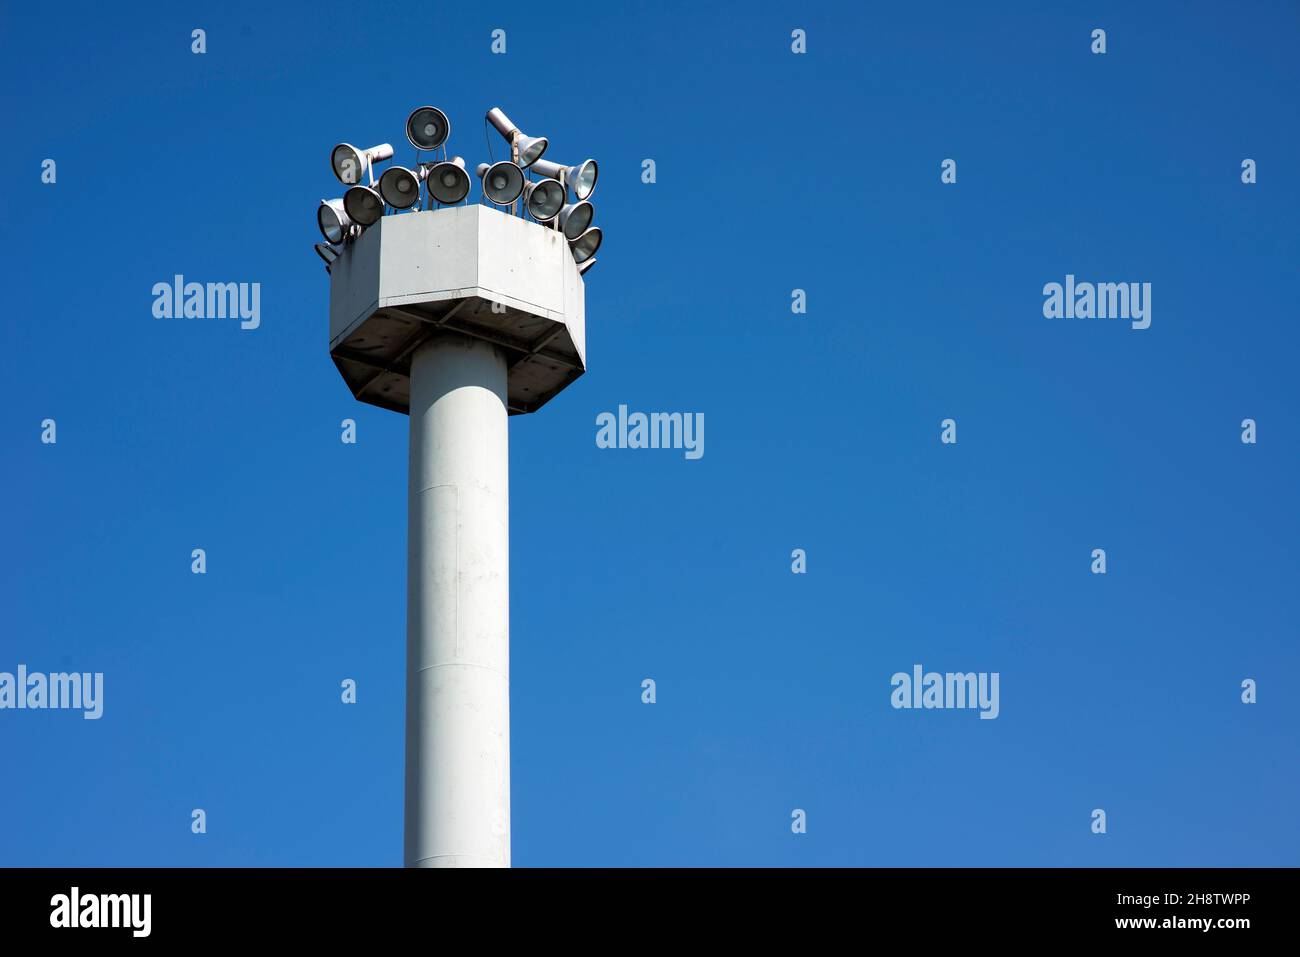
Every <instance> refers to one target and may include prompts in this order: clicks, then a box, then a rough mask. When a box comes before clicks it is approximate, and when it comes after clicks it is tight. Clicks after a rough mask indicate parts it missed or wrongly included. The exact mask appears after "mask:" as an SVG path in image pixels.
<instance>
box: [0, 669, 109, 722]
mask: <svg viewBox="0 0 1300 957" xmlns="http://www.w3.org/2000/svg"><path fill="white" fill-rule="evenodd" d="M5 708H14V709H17V710H20V711H21V710H27V709H31V710H33V711H36V710H40V709H44V708H58V709H65V708H66V709H75V710H78V711H81V712H83V713H82V715H81V716H82V717H83V718H85V719H86V720H87V721H95V720H97V719H98V718H99V717H100V716H101V715H102V714H103V713H104V673H103V672H102V671H96V672H95V673H94V674H91V673H90V672H89V671H86V672H80V673H79V672H76V671H73V672H71V673H69V672H62V671H59V672H54V673H52V674H44V673H43V672H39V671H38V672H33V673H32V674H28V673H27V666H26V665H19V666H18V674H17V675H16V676H15V675H14V674H12V673H10V672H8V671H0V710H4V709H5Z"/></svg>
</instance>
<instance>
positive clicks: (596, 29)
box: [0, 2, 1300, 866]
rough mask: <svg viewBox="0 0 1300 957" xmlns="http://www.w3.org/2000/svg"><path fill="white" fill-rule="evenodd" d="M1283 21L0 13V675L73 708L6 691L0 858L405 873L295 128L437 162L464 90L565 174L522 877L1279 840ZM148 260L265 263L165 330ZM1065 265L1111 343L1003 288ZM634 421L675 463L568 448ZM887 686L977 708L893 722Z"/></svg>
mask: <svg viewBox="0 0 1300 957" xmlns="http://www.w3.org/2000/svg"><path fill="white" fill-rule="evenodd" d="M584 9H589V10H590V19H589V20H587V21H586V22H579V21H578V20H575V19H573V18H572V14H573V13H574V12H575V11H581V10H584ZM195 27H201V28H203V29H205V30H206V31H207V50H208V52H207V53H206V54H204V55H201V56H198V55H194V54H192V53H191V52H190V43H191V41H190V31H191V30H192V29H194V28H195ZM498 27H500V28H503V29H505V30H506V31H507V50H508V52H507V53H506V55H504V56H499V55H493V54H492V53H491V52H490V50H489V43H490V36H489V34H490V32H491V31H492V30H493V29H494V28H498ZM1095 27H1102V28H1104V29H1106V31H1107V45H1108V52H1107V53H1106V54H1105V55H1104V56H1097V55H1093V54H1092V53H1090V52H1089V46H1090V38H1089V34H1090V32H1091V30H1092V29H1093V28H1095ZM794 28H803V29H805V30H807V32H808V52H807V54H805V55H802V56H800V55H794V54H792V53H791V51H790V32H791V30H792V29H794ZM1298 42H1300V13H1297V10H1296V8H1295V6H1294V5H1291V4H1285V3H1259V4H1255V3H1252V4H1244V5H1229V4H1218V5H1209V4H1184V3H1164V4H1141V5H1134V4H1084V3H1071V4H1041V3H1031V2H1024V3H1017V4H999V5H997V8H996V9H990V8H989V7H987V6H983V5H981V6H972V5H969V4H958V3H951V4H926V5H921V4H890V5H883V6H882V5H868V4H860V3H847V2H844V3H838V4H815V3H814V4H809V3H790V2H784V3H760V4H744V5H735V6H732V7H731V8H730V9H727V10H721V9H710V8H709V7H708V6H707V5H701V4H695V3H691V4H686V3H682V4H663V3H654V4H642V5H630V4H615V5H605V6H601V5H593V6H590V7H588V8H584V7H583V6H582V5H578V6H573V5H559V6H555V5H550V6H548V5H545V4H537V3H519V4H515V3H499V4H492V5H487V6H485V5H482V4H472V3H459V4H436V5H423V4H415V3H406V4H388V3H385V4H361V3H357V4H339V3H330V2H315V3H310V4H308V3H302V4H296V5H289V4H278V3H277V4H268V3H211V4H187V3H179V4H177V3H167V4H164V3H149V4H139V5H135V4H129V5H125V6H113V5H104V4H99V3H96V4H83V3H69V4H63V3H59V4H44V5H33V4H7V5H6V6H5V7H4V8H2V9H0V54H2V56H3V62H4V64H5V66H4V70H5V73H6V82H5V83H4V84H3V94H2V95H3V97H4V102H3V106H4V116H5V119H6V137H5V139H6V148H5V149H4V150H3V151H0V172H3V175H4V181H5V183H6V190H5V191H4V192H3V193H0V214H2V216H3V235H4V238H5V253H4V273H5V279H6V281H5V289H6V292H7V294H8V301H7V302H6V308H5V310H4V312H5V319H4V323H3V329H4V348H3V350H0V355H2V356H3V359H2V360H0V361H2V362H3V367H0V373H2V374H3V381H4V383H5V390H4V401H3V403H0V436H3V443H2V446H0V447H3V449H4V474H5V492H6V494H5V504H4V506H3V508H2V509H0V534H2V536H3V540H4V543H5V552H6V555H7V557H6V559H5V562H6V570H5V574H4V575H3V579H2V580H0V603H2V605H3V608H4V615H3V620H2V622H0V670H3V671H13V670H15V668H16V667H17V665H18V664H20V663H23V664H26V665H27V666H28V668H29V669H32V670H44V671H56V670H77V671H102V672H104V674H105V704H104V708H105V711H104V716H103V718H102V719H101V720H99V721H84V720H82V719H81V717H80V716H79V715H77V714H75V713H69V712H58V711H44V712H31V711H24V712H16V711H0V755H2V756H3V762H4V767H5V773H4V774H3V779H2V780H3V786H2V787H0V830H3V833H4V839H3V841H2V842H0V864H7V865H59V864H75V865H152V864H158V865H182V866H184V865H244V864H248V865H394V866H396V865H400V863H401V858H402V843H401V826H402V815H401V804H402V761H403V745H402V734H403V694H404V682H403V670H404V643H405V624H404V622H405V585H404V581H405V567H404V566H405V534H406V524H405V508H406V488H405V485H406V419H405V417H403V416H400V415H396V414H393V413H391V412H386V411H383V410H380V409H376V408H373V407H370V406H363V405H359V404H358V403H356V402H354V401H353V399H352V398H351V396H350V394H349V393H348V391H347V390H346V388H345V387H344V384H343V382H342V380H341V378H340V377H339V375H338V373H337V372H336V371H335V369H334V367H333V365H332V363H331V362H330V359H329V355H328V350H327V315H326V310H327V296H328V290H327V278H326V275H325V272H324V270H323V269H322V268H321V263H320V262H319V260H318V259H317V258H316V256H315V254H314V253H313V252H312V250H311V245H312V243H313V242H316V241H317V240H318V239H319V235H318V234H317V233H316V229H315V225H314V210H315V206H316V203H317V201H318V200H319V199H320V198H322V197H328V196H334V195H337V193H338V190H337V186H336V184H335V183H334V180H333V178H332V177H331V175H330V172H329V167H328V154H329V149H330V147H331V146H332V145H333V144H334V143H336V142H338V141H341V140H346V141H349V142H352V143H354V144H357V145H359V146H368V145H371V144H373V143H378V142H383V141H388V142H391V143H393V144H394V146H395V147H396V148H397V159H398V160H399V161H404V162H408V163H409V162H410V161H411V160H412V159H413V156H412V152H413V151H412V150H411V148H410V147H409V145H407V144H406V143H405V141H404V138H403V134H402V123H403V120H404V118H405V116H406V114H407V112H408V111H409V110H410V109H411V108H412V107H414V106H417V105H419V104H422V103H426V102H427V103H434V104H437V105H438V106H440V107H441V108H442V109H444V110H445V111H446V112H447V113H448V114H449V115H450V117H451V118H452V123H453V129H452V138H451V143H450V146H451V149H452V150H453V151H454V152H458V153H462V154H463V155H464V156H465V157H466V158H467V160H469V161H470V163H471V165H472V164H473V163H476V162H479V161H481V160H482V159H484V158H485V156H484V154H485V144H484V132H483V126H482V117H483V114H484V112H485V111H486V110H487V108H489V107H491V106H494V105H500V106H502V107H503V108H505V110H506V111H507V112H508V113H509V114H510V115H511V116H512V117H513V118H514V119H516V120H518V121H519V123H520V124H521V126H523V127H524V128H525V130H526V131H528V132H541V133H545V134H546V135H548V136H549V137H550V138H551V142H552V147H551V150H552V155H553V156H554V157H555V158H556V159H561V160H564V161H567V162H576V161H578V160H581V159H583V158H585V157H587V156H595V157H597V158H598V160H599V161H600V164H601V172H602V175H601V179H600V184H599V188H598V189H597V191H596V196H595V201H596V205H597V209H598V212H597V219H598V222H599V223H600V224H601V225H602V226H604V227H605V228H606V230H607V236H606V242H605V245H604V247H603V249H602V250H601V252H600V256H599V258H600V264H599V265H598V266H597V267H596V269H595V271H594V272H593V273H591V274H590V277H589V282H588V284H587V286H588V288H587V321H588V359H589V363H590V371H589V372H588V374H587V375H586V376H585V377H584V378H583V379H581V380H579V382H577V383H576V384H575V385H574V386H572V387H570V389H569V390H568V391H566V392H565V393H563V394H562V395H560V396H559V397H558V398H556V399H555V400H554V401H553V402H552V403H551V404H550V405H549V406H547V407H546V408H545V409H544V410H543V411H542V412H541V413H540V414H537V415H533V416H527V417H517V418H514V419H512V421H511V423H510V433H511V454H510V461H511V485H512V493H513V495H512V503H511V505H512V514H511V547H512V575H511V587H512V593H511V639H512V640H511V644H512V653H513V654H512V658H513V661H512V708H513V715H512V717H513V721H512V735H513V740H512V745H513V791H512V795H513V838H514V844H513V846H514V862H515V863H516V864H517V865H602V864H604V865H669V864H688V865H715V864H717V865H731V864H734V865H761V864H776V865H978V864H992V865H1110V864H1114V865H1230V864H1247V865H1265V864H1273V865H1281V864H1286V865H1294V864H1297V863H1300V838H1298V837H1297V827H1296V823H1295V809H1296V807H1297V806H1300V771H1298V770H1297V768H1298V766H1300V765H1298V762H1297V757H1298V754H1297V729H1298V728H1300V706H1298V705H1297V699H1296V695H1295V688H1296V687H1297V681H1298V679H1300V674H1298V671H1300V653H1298V652H1297V620H1298V616H1297V603H1298V600H1300V598H1298V596H1300V588H1297V574H1298V572H1300V567H1298V566H1300V560H1298V558H1297V542H1298V541H1300V536H1298V534H1297V533H1298V532H1300V521H1298V520H1297V508H1296V497H1295V496H1296V487H1297V480H1298V479H1300V456H1298V455H1297V449H1298V448H1300V423H1298V420H1297V412H1298V410H1300V406H1298V405H1297V401H1296V400H1297V391H1298V388H1297V384H1296V350H1297V346H1300V335H1298V334H1297V326H1296V323H1297V312H1296V288H1297V278H1298V270H1297V265H1296V264H1297V262H1300V248H1298V246H1300V239H1298V237H1300V230H1297V221H1300V216H1298V215H1297V214H1298V213H1300V196H1298V194H1297V190H1298V187H1297V178H1296V173H1295V170H1296V167H1297V161H1298V157H1297V153H1298V150H1300V136H1298V134H1297V126H1296V107H1295V100H1296V93H1297V90H1300V58H1297V56H1296V50H1297V44H1298ZM494 135H495V134H494ZM493 149H494V151H495V152H496V155H497V157H498V158H500V156H501V143H500V141H499V140H497V141H494V143H493ZM46 158H53V159H54V160H56V162H57V164H58V165H57V182H56V183H55V184H54V185H44V184H42V183H41V163H42V160H44V159H46ZM646 158H652V159H654V160H655V161H656V164H657V173H658V181H657V183H655V184H653V185H647V184H644V183H642V182H641V169H642V160H643V159H646ZM945 158H953V159H955V160H956V161H957V163H958V182H957V184H956V185H943V184H941V183H940V175H939V174H940V163H941V161H942V160H944V159H945ZM1244 158H1252V159H1254V160H1256V162H1257V163H1258V177H1259V181H1258V183H1257V184H1256V185H1253V186H1246V185H1243V184H1242V183H1241V180H1240V172H1241V170H1240V167H1241V161H1242V160H1243V159H1244ZM475 195H477V187H476V192H475ZM176 273H181V274H184V275H185V276H186V278H187V279H190V280H196V281H201V282H208V281H223V282H225V281H235V282H260V283H261V290H262V292H261V297H262V298H261V326H260V328H259V329H257V330H253V331H241V330H240V329H239V328H238V327H237V325H235V324H233V323H231V322H222V321H217V320H209V321H191V322H185V321H181V320H173V321H165V320H156V319H154V318H153V316H152V314H151V306H152V297H151V289H152V287H153V285H154V283H156V282H170V281H171V277H172V276H173V275H175V274H176ZM1067 273H1073V274H1075V275H1077V276H1078V277H1079V278H1080V279H1081V280H1083V279H1089V280H1094V281H1135V282H1150V283H1151V284H1152V287H1153V294H1152V295H1153V303H1152V305H1153V314H1152V320H1153V321H1152V325H1151V328H1149V329H1147V330H1144V331H1135V330H1132V329H1130V328H1129V327H1128V325H1127V324H1124V323H1113V322H1101V321H1092V322H1088V321H1065V320H1048V319H1045V318H1044V317H1043V314H1042V303H1043V295H1042V287H1043V285H1044V284H1045V283H1048V282H1053V281H1055V282H1062V281H1063V280H1064V277H1065V275H1066V274H1067ZM796 288H800V289H804V290H806V291H807V298H808V312H807V315H804V316H795V315H792V313H791V309H790V303H791V290H793V289H796ZM620 403H623V404H626V405H628V406H629V408H631V409H633V410H640V411H646V412H649V411H683V412H703V413H704V414H705V419H706V453H705V455H704V457H703V458H702V459H700V460H698V461H687V460H685V459H684V457H683V456H682V454H681V453H680V452H673V451H633V450H622V451H619V450H602V449H598V448H597V447H596V444H595V433H596V426H595V418H596V416H597V415H598V414H599V413H601V412H604V411H613V410H616V409H617V407H618V405H619V404H620ZM346 417H352V418H355V419H356V420H357V422H358V434H359V441H358V443H357V444H356V445H355V446H348V445H344V444H342V443H341V442H340V441H339V423H340V421H341V420H342V419H344V418H346ZM947 417H952V418H954V419H956V421H957V423H958V443H957V445H955V446H945V445H942V444H941V443H940V441H939V432H940V429H939V423H940V420H941V419H944V418H947ZM1247 417H1250V418H1254V419H1255V420H1256V421H1257V422H1258V435H1259V441H1258V443H1257V444H1256V445H1244V444H1243V443H1242V442H1241V441H1240V433H1241V429H1240V422H1241V420H1242V419H1243V418H1247ZM45 418H54V419H55V420H56V421H57V428H58V442H57V445H54V446H47V445H42V444H41V442H40V431H41V429H40V423H41V421H42V420H43V419H45ZM195 547H201V548H204V549H206V551H207V560H208V573H207V574H206V575H205V576H196V575H192V574H191V573H190V551H191V549H192V548H195ZM1097 547H1101V548H1105V549H1106V551H1107V556H1108V573H1107V574H1106V575H1105V576H1099V575H1093V574H1091V573H1090V571H1089V566H1090V562H1091V559H1090V553H1091V551H1092V549H1094V548H1097ZM794 548H804V549H806V550H807V554H808V572H807V574H806V575H794V574H792V573H791V571H790V553H791V550H792V549H794ZM917 663H920V664H922V665H923V666H924V667H925V668H926V669H927V670H930V669H933V670H938V671H950V670H959V671H977V672H978V671H988V672H993V671H996V672H998V673H999V674H1000V676H1001V684H1000V688H1001V702H1000V704H1001V714H1000V716H999V717H998V718H997V720H993V721H981V720H978V718H977V717H976V714H975V712H972V711H901V710H899V711H896V710H894V709H892V708H891V707H890V703H889V697H890V691H891V688H890V676H891V675H892V674H893V673H894V672H896V671H910V669H911V667H912V666H913V665H914V664H917ZM646 677H650V678H653V679H655V681H656V682H657V683H658V702H657V703H656V704H655V705H653V706H649V705H644V704H642V703H641V681H642V679H643V678H646ZM344 678H354V679H355V680H356V681H357V682H358V696H359V700H358V703H357V704H356V705H354V706H348V705H344V704H342V703H341V702H340V700H339V699H340V691H339V683H340V681H341V680H343V679H344ZM1245 678H1253V679H1255V680H1257V681H1258V687H1259V701H1258V703H1257V704H1255V705H1245V704H1243V703H1241V701H1240V694H1241V690H1240V684H1241V681H1242V680H1243V679H1245ZM193 808H203V809H204V810H205V811H206V812H207V815H208V833H207V834H206V835H203V836H195V835H192V834H191V832H190V811H191V809H193ZM794 808H802V809H804V810H806V811H807V814H808V833H807V834H805V835H794V834H792V833H791V829H790V813H791V810H792V809H794ZM1094 808H1104V809H1105V810H1106V812H1107V814H1108V833H1107V834H1106V835H1105V836H1095V835H1093V834H1092V833H1091V832H1090V828H1089V823H1090V818H1089V815H1090V812H1091V811H1092V809H1094Z"/></svg>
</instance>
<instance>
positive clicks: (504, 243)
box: [330, 206, 586, 867]
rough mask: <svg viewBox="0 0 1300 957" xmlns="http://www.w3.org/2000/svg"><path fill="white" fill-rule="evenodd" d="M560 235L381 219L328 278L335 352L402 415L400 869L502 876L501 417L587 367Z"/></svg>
mask: <svg viewBox="0 0 1300 957" xmlns="http://www.w3.org/2000/svg"><path fill="white" fill-rule="evenodd" d="M583 292H584V287H583V281H582V278H581V276H580V275H579V274H578V270H577V267H576V266H575V265H574V262H573V257H572V255H571V254H570V252H569V248H568V244H567V243H566V242H565V240H564V236H563V234H561V233H559V232H556V231H555V230H551V229H548V228H546V227H544V226H540V225H538V224H536V223H530V222H526V221H525V220H523V219H519V218H515V217H511V216H508V215H506V214H504V213H501V212H498V211H496V210H493V209H488V208H486V207H483V206H460V207H453V208H448V209H442V210H437V211H431V212H418V213H406V214H398V215H392V216H385V217H383V218H382V219H380V220H379V222H377V223H376V224H375V225H374V226H372V227H370V228H369V229H368V230H366V232H364V233H363V234H362V235H361V236H360V238H359V239H358V240H357V241H356V242H355V243H352V244H351V245H349V246H348V247H347V248H345V250H344V251H343V253H342V255H340V257H339V258H338V259H337V260H336V261H335V262H334V263H333V265H332V267H331V273H330V354H331V355H332V357H333V358H334V362H335V365H337V366H338V369H339V371H340V373H342V375H343V378H344V380H345V381H346V382H347V383H348V385H349V387H350V388H351V389H352V392H353V395H354V396H355V397H356V398H357V399H359V400H361V401H363V402H369V403H372V404H375V405H379V406H382V407H384V408H388V409H393V410H395V411H400V412H407V413H408V414H409V416H410V463H409V464H410V471H409V482H410V484H409V498H408V509H409V511H408V516H407V519H408V540H407V659H406V667H407V676H406V796H405V800H406V813H405V861H406V865H407V866H408V867H461V866H467V867H508V866H509V865H510V561H509V556H510V537H509V500H510V495H509V467H508V463H509V441H508V429H507V418H508V416H510V415H512V414H518V413H525V412H532V411H535V410H536V409H538V408H540V407H541V406H542V405H543V404H544V403H545V402H546V401H547V400H549V399H550V398H551V397H552V396H553V395H555V394H556V393H557V392H559V391H560V390H561V389H563V388H564V387H565V386H567V385H568V384H569V383H570V382H572V381H573V380H574V379H576V378H577V377H578V376H580V375H581V374H582V373H583V372H584V371H585V368H586V362H585V356H586V344H585V340H584V308H583Z"/></svg>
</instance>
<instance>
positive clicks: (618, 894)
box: [0, 868, 1296, 948]
mask: <svg viewBox="0 0 1300 957" xmlns="http://www.w3.org/2000/svg"><path fill="white" fill-rule="evenodd" d="M1295 877H1296V872H1295V871H1294V870H1289V869H1249V870H1248V869H1221V870H1220V869H1216V870H1211V869H1173V868H1171V869H1079V870H1043V869H1038V870H1035V869H1005V870H1003V869H971V870H937V869H889V870H761V869H750V870H709V869H700V870H667V869H665V870H549V869H546V870H542V869H539V870H531V869H516V870H511V871H463V870H462V871H457V872H455V873H452V872H449V871H406V870H399V869H391V870H379V869H376V870H323V869H322V870H253V869H230V870H161V869H159V870H153V869H132V870H125V869H124V870H115V869H61V868H60V869H22V870H19V869H13V870H0V926H3V928H4V933H5V937H6V940H7V941H8V942H16V941H19V940H30V939H32V938H42V939H43V940H45V941H48V942H57V941H58V940H59V939H60V938H63V939H64V941H65V942H68V941H70V940H72V935H75V943H77V944H78V945H82V946H84V945H90V946H100V945H102V944H112V943H113V942H117V943H120V944H131V945H134V944H136V943H137V942H141V943H143V942H145V941H160V942H163V943H165V944H195V945H201V946H209V945H213V944H227V943H228V944H241V943H268V942H269V943H274V942H277V941H283V942H287V943H292V944H294V945H295V946H297V945H301V944H319V945H324V946H335V945H339V944H342V943H345V942H350V943H367V942H382V941H387V940H390V939H394V938H395V936H396V935H400V936H402V937H409V936H411V935H414V936H415V938H416V939H417V940H419V939H420V938H422V937H427V943H428V944H430V945H431V946H435V947H438V948H442V947H443V946H446V945H449V944H451V943H456V944H457V945H458V946H459V945H460V944H462V943H463V944H467V945H477V946H486V947H491V946H494V945H495V944H497V943H499V942H504V941H510V942H512V943H514V942H516V941H519V942H528V943H536V944H538V945H543V944H545V945H548V946H549V945H552V944H554V943H556V942H557V941H569V942H572V943H578V942H584V941H586V942H591V943H599V942H605V943H608V944H610V945H612V944H614V943H615V942H618V941H624V942H626V943H628V944H630V945H635V944H636V943H637V942H645V943H647V944H649V943H653V942H658V945H661V946H667V945H669V944H670V943H671V944H672V945H673V946H677V945H678V944H685V943H686V942H688V941H698V940H700V939H702V938H716V939H718V940H719V941H724V940H729V941H732V942H734V943H739V942H742V941H752V942H756V943H763V944H773V943H775V942H777V941H782V940H788V941H800V940H802V941H804V942H807V940H808V936H809V934H815V935H816V936H817V937H818V938H823V937H826V938H827V939H828V940H829V939H831V936H833V935H837V934H840V933H849V934H852V935H854V936H855V937H858V938H862V939H867V938H870V937H874V936H875V935H878V934H887V935H889V936H891V937H893V936H896V935H903V936H904V937H907V936H915V939H916V940H917V942H918V945H919V944H922V943H929V942H932V941H935V940H948V939H964V940H967V941H969V942H971V943H972V944H974V943H976V942H977V941H983V942H984V943H985V944H987V943H988V942H990V941H994V940H998V941H1003V940H1018V939H1025V940H1042V939H1059V940H1062V941H1070V940H1074V939H1096V938H1106V939H1113V940H1120V939H1123V938H1126V937H1128V938H1131V939H1133V940H1135V941H1138V942H1143V943H1146V944H1157V945H1162V944H1173V945H1175V946H1182V945H1183V944H1185V943H1187V942H1194V941H1213V942H1214V945H1215V946H1218V947H1222V946H1229V947H1231V946H1232V945H1233V943H1234V942H1236V941H1248V940H1252V939H1253V938H1254V935H1256V934H1261V933H1262V934H1264V935H1267V936H1268V937H1270V938H1271V937H1273V936H1274V935H1277V934H1280V933H1285V932H1286V930H1287V927H1288V924H1289V923H1290V921H1291V920H1292V919H1293V916H1292V915H1289V914H1287V913H1286V911H1287V910H1288V909H1289V905H1290V903H1291V900H1292V897H1293V895H1294V891H1295V886H1296V882H1295ZM828 935H831V936H828Z"/></svg>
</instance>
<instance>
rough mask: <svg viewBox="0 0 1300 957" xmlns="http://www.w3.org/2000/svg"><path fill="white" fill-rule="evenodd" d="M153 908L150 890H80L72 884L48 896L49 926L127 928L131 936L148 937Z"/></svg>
mask: <svg viewBox="0 0 1300 957" xmlns="http://www.w3.org/2000/svg"><path fill="white" fill-rule="evenodd" d="M152 911H153V895H152V894H83V893H81V888H79V887H73V888H72V890H71V891H69V892H68V893H67V894H55V895H54V896H53V897H51V898H50V926H51V927H68V928H77V927H109V928H112V927H118V928H127V929H129V930H130V931H131V936H132V937H148V936H149V931H150V929H151V927H152V924H153V921H152V920H151V913H152Z"/></svg>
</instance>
